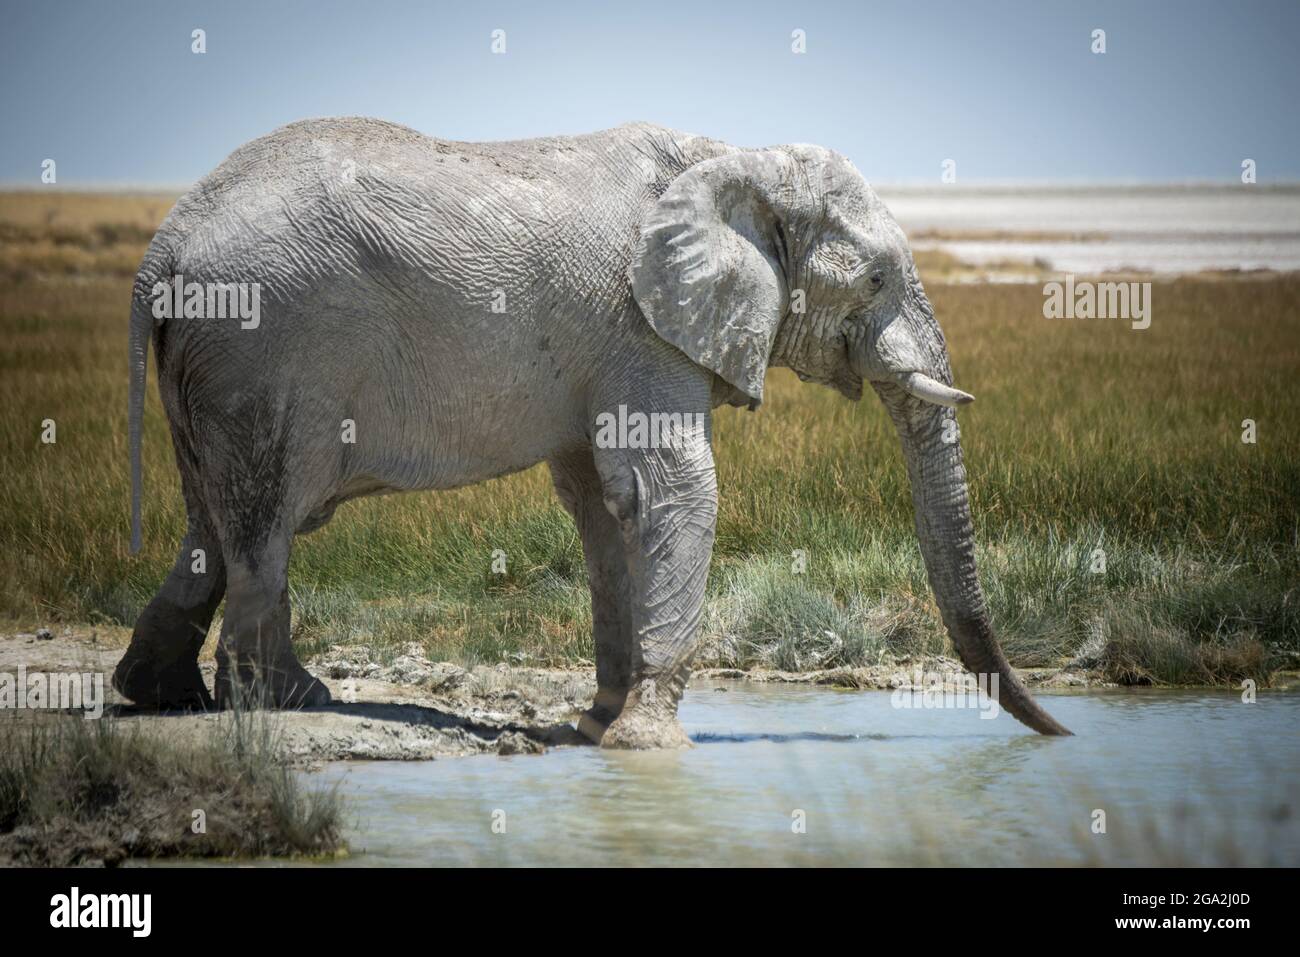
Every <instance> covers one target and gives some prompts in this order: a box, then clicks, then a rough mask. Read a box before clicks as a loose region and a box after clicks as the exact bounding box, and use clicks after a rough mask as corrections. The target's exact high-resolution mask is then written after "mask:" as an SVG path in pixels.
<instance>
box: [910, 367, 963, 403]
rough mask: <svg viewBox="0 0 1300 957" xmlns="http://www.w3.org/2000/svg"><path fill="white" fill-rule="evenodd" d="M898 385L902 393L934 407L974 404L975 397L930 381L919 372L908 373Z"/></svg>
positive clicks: (935, 380)
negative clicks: (901, 388)
mask: <svg viewBox="0 0 1300 957" xmlns="http://www.w3.org/2000/svg"><path fill="white" fill-rule="evenodd" d="M898 384H899V385H900V386H902V387H903V391H904V392H906V393H907V394H908V395H911V396H915V397H916V398H918V399H921V400H923V401H925V402H933V403H934V404H935V405H946V406H948V407H949V408H950V409H955V408H957V406H959V405H966V404H967V403H970V402H974V401H975V396H973V395H971V394H970V393H968V392H963V391H961V389H954V388H953V387H952V386H950V385H944V384H943V383H942V382H939V381H938V380H937V379H931V378H930V377H929V376H928V375H924V374H922V373H920V372H909V373H907V375H905V376H903V377H902V378H901V379H899V381H898Z"/></svg>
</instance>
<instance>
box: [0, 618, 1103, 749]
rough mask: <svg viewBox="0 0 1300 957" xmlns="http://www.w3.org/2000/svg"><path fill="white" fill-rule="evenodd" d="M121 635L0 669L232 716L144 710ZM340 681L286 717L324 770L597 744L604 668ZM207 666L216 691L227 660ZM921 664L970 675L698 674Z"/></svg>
mask: <svg viewBox="0 0 1300 957" xmlns="http://www.w3.org/2000/svg"><path fill="white" fill-rule="evenodd" d="M119 632H120V630H117V631H108V632H101V631H97V630H90V629H86V630H73V629H62V630H61V632H60V633H58V634H53V633H50V632H43V633H41V634H40V636H39V637H38V635H37V633H31V632H28V633H17V634H14V633H10V634H5V635H2V636H0V672H7V673H10V674H14V673H16V672H17V669H18V668H19V666H22V667H24V668H25V669H26V670H27V672H28V673H32V672H39V671H43V672H69V671H75V672H92V673H97V674H102V675H103V676H104V677H103V687H104V694H105V699H106V700H105V705H106V711H105V713H106V714H108V715H110V716H113V717H115V718H117V719H119V720H122V721H126V722H130V723H133V724H139V725H140V728H141V730H142V731H143V732H144V733H148V734H152V733H157V734H160V735H162V736H164V737H165V738H167V739H169V740H176V739H178V738H184V737H186V736H193V737H195V738H198V737H200V736H202V735H203V734H205V733H207V732H208V731H209V730H210V727H211V726H212V725H213V724H214V723H216V722H219V721H220V716H219V715H215V714H184V713H167V714H154V713H145V712H140V711H137V710H136V709H135V708H134V707H133V706H132V705H131V703H130V702H127V701H124V700H122V699H121V698H120V697H119V696H118V695H117V694H116V692H114V691H113V690H112V688H111V686H110V682H109V678H110V676H111V675H112V671H113V668H114V667H115V666H116V664H117V661H118V659H119V658H120V657H121V654H122V651H123V648H122V645H123V644H124V643H125V642H124V638H123V635H122V634H120V633H119ZM306 667H307V669H308V670H309V671H310V672H311V673H312V674H314V675H315V676H316V677H318V678H320V679H321V680H322V681H324V682H325V684H326V685H328V687H329V689H330V692H331V693H332V694H333V696H334V703H333V704H331V705H330V706H329V707H326V708H317V709H311V710H304V711H286V712H278V713H276V714H275V718H274V725H275V729H276V733H277V735H278V740H279V748H280V751H281V753H282V755H283V757H284V759H285V760H286V761H287V762H289V763H292V764H297V765H312V764H315V763H319V762H325V761H337V760H349V759H352V760H404V761H406V760H427V759H435V758H446V757H460V756H466V755H475V754H500V755H510V754H539V753H542V752H543V751H545V750H546V749H547V748H550V747H565V746H574V745H582V744H585V740H584V739H583V738H581V737H580V736H579V735H578V734H577V733H576V732H575V731H574V729H573V725H572V723H573V722H574V721H576V720H577V717H578V715H579V714H580V713H581V712H582V711H583V710H584V709H585V708H587V707H588V706H589V705H590V703H591V698H592V696H593V694H594V693H595V677H594V670H593V669H591V668H580V669H574V670H564V669H554V668H534V667H523V666H516V665H505V664H500V665H477V666H474V667H471V668H465V667H462V666H460V665H457V664H453V663H450V662H435V661H431V660H430V659H428V658H427V657H426V656H425V655H424V652H423V649H422V648H421V647H420V646H419V645H410V646H408V647H407V648H406V649H404V651H403V653H402V654H399V655H397V656H396V657H393V658H389V659H388V660H386V661H379V660H375V659H374V658H373V657H372V654H371V651H370V649H369V648H368V647H367V646H366V645H364V644H351V645H335V646H333V647H332V648H330V649H329V651H328V652H326V653H325V654H323V655H319V656H317V657H316V658H314V659H311V660H309V661H308V662H306ZM201 669H202V670H203V672H204V676H205V678H206V680H207V682H208V685H209V687H211V684H212V679H213V676H214V673H215V664H214V663H213V662H212V661H211V660H210V659H209V660H205V661H203V662H202V663H201ZM917 669H921V670H924V671H926V672H938V673H940V674H941V675H943V676H944V680H945V681H946V682H955V681H957V680H960V678H961V676H962V675H963V671H962V669H961V666H960V664H959V663H958V662H956V661H955V660H953V659H948V658H941V657H930V658H922V659H909V660H902V661H894V662H887V663H884V664H879V665H873V666H869V667H857V668H833V669H827V670H821V671H809V672H785V671H742V670H738V669H729V668H712V669H702V670H700V671H698V672H697V673H696V674H695V676H694V677H693V678H692V682H691V684H692V687H693V688H706V687H715V686H717V687H725V686H726V684H727V683H729V682H732V681H759V682H798V683H806V684H818V685H827V686H832V687H838V688H860V689H893V688H898V687H909V686H912V685H914V684H915V683H916V682H915V672H916V670H917ZM1021 675H1022V677H1023V678H1024V679H1025V680H1026V682H1027V683H1029V684H1030V685H1033V686H1038V687H1049V688H1086V687H1099V686H1103V684H1104V683H1103V682H1101V681H1099V680H1098V678H1097V677H1096V676H1095V675H1094V674H1093V673H1092V672H1090V671H1088V670H1087V669H1083V668H1077V667H1076V668H1039V669H1032V670H1027V671H1023V672H1021Z"/></svg>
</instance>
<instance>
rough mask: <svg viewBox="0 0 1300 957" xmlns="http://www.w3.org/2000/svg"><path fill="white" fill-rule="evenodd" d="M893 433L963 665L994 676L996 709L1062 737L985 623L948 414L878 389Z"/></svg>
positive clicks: (896, 391)
mask: <svg viewBox="0 0 1300 957" xmlns="http://www.w3.org/2000/svg"><path fill="white" fill-rule="evenodd" d="M877 391H879V392H880V393H881V397H882V399H884V400H885V404H886V406H887V407H888V408H889V410H890V413H891V415H892V416H893V419H894V424H895V425H896V426H897V427H898V431H899V436H900V438H901V439H902V443H903V454H904V456H905V458H906V460H907V471H908V476H909V478H910V479H911V483H912V503H913V506H914V507H915V510H916V532H917V536H918V538H919V539H920V544H921V555H922V557H923V558H924V560H925V568H926V572H927V574H928V576H929V579H930V587H931V589H933V591H934V597H935V600H936V602H937V603H938V605H939V612H940V614H941V615H942V616H943V623H944V625H945V626H946V627H947V629H948V634H949V635H950V636H951V637H952V643H953V644H954V645H955V646H956V647H957V654H958V655H960V656H961V661H962V664H964V665H965V666H966V667H967V668H968V669H969V670H970V671H972V672H974V673H975V674H976V675H977V676H981V677H982V676H988V677H989V679H990V680H989V688H990V693H992V688H993V683H992V680H991V679H992V676H993V675H996V676H997V680H998V685H997V688H998V690H997V700H998V703H999V705H1000V706H1001V707H1003V708H1005V709H1006V710H1007V711H1009V712H1011V714H1012V715H1013V716H1014V717H1016V718H1017V719H1019V720H1020V721H1021V722H1022V723H1024V724H1025V725H1028V726H1029V727H1031V728H1033V729H1034V730H1035V731H1038V732H1040V733H1042V734H1069V733H1070V732H1069V731H1067V730H1066V729H1065V728H1064V727H1063V726H1062V725H1061V724H1059V723H1058V722H1057V721H1056V720H1055V719H1054V718H1053V717H1052V716H1051V715H1049V714H1048V713H1047V712H1046V711H1044V710H1043V708H1042V707H1041V706H1040V705H1039V704H1038V702H1037V701H1035V700H1034V699H1033V697H1031V696H1030V694H1029V692H1028V690H1026V688H1025V686H1024V685H1023V684H1021V683H1020V679H1019V678H1017V677H1016V675H1015V673H1014V672H1013V671H1012V670H1011V666H1010V665H1009V664H1007V659H1006V656H1005V655H1003V653H1002V649H1001V648H999V647H998V643H997V640H996V639H995V638H994V636H993V629H992V627H991V625H990V623H989V616H988V610H987V609H986V607H985V604H984V594H983V592H982V591H981V589H980V583H979V577H978V576H977V574H976V570H975V535H974V528H973V526H972V524H971V514H970V502H969V499H968V497H967V490H966V469H965V467H964V465H963V464H962V454H961V444H960V443H959V442H958V441H957V438H956V433H955V431H954V430H953V429H952V428H951V427H947V428H945V423H947V421H948V420H949V419H950V417H951V416H952V414H953V413H951V412H948V411H946V410H944V409H941V408H936V407H934V406H932V405H925V406H922V405H920V404H919V403H918V402H917V400H916V399H914V398H911V397H910V396H906V395H903V394H902V390H901V389H900V388H898V387H894V386H892V385H886V386H878V387H877Z"/></svg>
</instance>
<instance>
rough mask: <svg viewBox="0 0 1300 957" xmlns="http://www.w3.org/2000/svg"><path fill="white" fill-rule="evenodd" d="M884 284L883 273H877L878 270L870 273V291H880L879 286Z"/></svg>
mask: <svg viewBox="0 0 1300 957" xmlns="http://www.w3.org/2000/svg"><path fill="white" fill-rule="evenodd" d="M884 284H885V276H884V273H878V272H877V273H872V274H871V291H872V292H880V287H881V286H883V285H884Z"/></svg>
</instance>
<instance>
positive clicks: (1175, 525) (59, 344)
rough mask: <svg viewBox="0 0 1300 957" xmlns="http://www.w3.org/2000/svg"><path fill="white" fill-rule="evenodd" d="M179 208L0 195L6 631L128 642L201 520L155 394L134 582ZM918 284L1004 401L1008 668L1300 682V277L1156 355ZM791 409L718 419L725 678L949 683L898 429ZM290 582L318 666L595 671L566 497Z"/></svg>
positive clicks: (992, 462)
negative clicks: (894, 668) (139, 490)
mask: <svg viewBox="0 0 1300 957" xmlns="http://www.w3.org/2000/svg"><path fill="white" fill-rule="evenodd" d="M169 206H170V200H169V199H168V198H167V197H159V196H145V197H126V196H105V195H97V196H78V195H72V194H60V193H33V194H16V193H10V194H2V195H0V367H3V370H4V375H3V377H2V378H0V405H2V406H3V408H4V415H3V417H2V418H0V456H2V457H3V461H4V469H5V480H4V482H3V484H2V485H0V539H2V540H3V543H4V547H3V549H0V615H3V616H5V617H7V618H8V619H10V620H11V622H12V623H13V626H14V627H28V626H30V625H32V624H36V623H46V622H50V621H69V622H88V623H96V624H104V625H110V624H114V623H116V624H127V625H129V624H130V622H131V621H132V620H133V619H134V617H135V615H136V614H137V613H138V612H139V610H140V609H141V607H142V606H143V604H144V603H145V602H146V601H147V600H148V599H149V597H150V595H151V594H152V592H153V591H154V589H155V588H156V587H157V585H158V584H159V583H160V582H161V581H162V579H163V577H164V576H165V574H166V571H167V569H168V568H169V567H170V565H171V563H172V560H173V558H174V555H175V551H174V550H175V548H176V546H177V543H178V542H179V539H180V535H181V531H182V527H183V524H184V512H183V508H182V504H181V498H180V492H179V488H178V480H177V476H176V471H175V468H174V465H173V462H172V455H171V449H170V438H169V435H168V431H167V425H166V421H165V419H164V417H163V414H162V410H161V406H160V404H159V402H158V399H157V396H156V394H155V393H154V392H153V391H152V389H153V387H152V385H151V387H150V388H151V391H150V396H149V404H148V407H147V410H146V417H145V443H144V454H145V487H146V499H145V525H144V528H145V548H144V550H143V551H142V552H141V553H140V554H139V555H138V556H134V557H133V556H130V555H129V554H128V551H127V544H128V502H129V484H128V474H127V449H126V392H127V369H126V361H125V360H126V326H127V307H128V298H129V291H130V285H131V278H132V276H133V274H134V270H135V267H136V266H137V265H138V262H139V259H140V256H141V255H142V253H143V250H144V247H145V245H146V244H147V242H148V240H149V238H150V236H151V235H152V230H153V228H154V226H155V225H156V223H157V222H158V221H160V219H161V217H162V216H163V215H165V213H166V211H167V209H168V208H169ZM919 260H920V261H919V264H920V266H921V269H922V275H923V278H924V279H925V280H926V282H927V289H928V291H929V293H930V297H931V299H932V301H933V303H934V306H935V309H936V312H937V314H938V316H939V319H940V322H941V323H942V324H943V327H944V329H945V331H946V333H947V336H948V341H949V346H950V349H951V352H952V355H953V364H954V368H955V371H956V375H957V383H958V385H959V386H960V387H962V388H963V389H966V390H968V391H971V392H973V393H975V395H976V396H977V397H978V399H979V401H978V402H976V404H975V405H974V406H971V407H970V408H968V409H966V410H964V411H963V412H962V413H961V420H960V421H961V428H962V438H963V443H964V447H965V450H966V456H967V467H968V470H969V474H970V480H971V488H972V493H973V500H974V502H973V505H974V514H975V519H976V531H977V535H978V538H979V542H980V562H981V570H982V576H983V580H984V584H985V588H986V591H987V593H988V597H989V601H990V603H991V606H992V611H993V617H994V622H995V624H996V625H997V627H998V629H999V633H1000V636H1001V640H1002V643H1003V645H1004V647H1005V648H1006V649H1007V652H1008V654H1009V657H1010V658H1011V660H1012V662H1013V663H1014V664H1016V665H1018V666H1022V667H1023V666H1037V665H1052V664H1061V663H1064V662H1067V661H1074V662H1075V663H1077V664H1080V665H1085V666H1087V667H1090V668H1093V669H1097V670H1099V671H1100V672H1101V673H1102V674H1104V675H1105V676H1107V677H1109V678H1111V679H1114V680H1117V681H1121V682H1130V683H1146V682H1154V683H1192V684H1196V683H1228V682H1231V683H1236V682H1238V681H1240V679H1241V678H1243V677H1253V678H1255V679H1257V680H1267V678H1268V677H1269V676H1270V675H1271V674H1272V673H1273V672H1274V671H1276V670H1277V669H1279V668H1284V667H1295V665H1296V663H1297V661H1298V660H1300V609H1298V607H1297V606H1298V603H1300V592H1298V591H1297V585H1298V584H1300V574H1298V572H1300V559H1298V558H1297V544H1298V540H1297V536H1298V529H1300V527H1298V525H1297V502H1300V433H1298V432H1297V430H1296V427H1295V423H1296V422H1297V420H1298V419H1300V393H1298V392H1297V390H1296V387H1295V383H1296V380H1297V374H1298V373H1300V277H1297V276H1294V275H1289V276H1279V275H1266V276H1241V277H1231V276H1213V277H1211V276H1207V277H1203V278H1201V277H1197V278H1185V279H1179V280H1171V281H1156V282H1155V284H1154V288H1153V292H1152V323H1151V327H1150V328H1149V329H1147V330H1145V331H1134V330H1132V329H1130V328H1129V324H1128V323H1127V322H1123V321H1114V320H1074V321H1070V320H1056V321H1053V320H1047V319H1044V318H1043V316H1042V305H1043V294H1042V291H1041V288H1040V287H1039V286H1037V285H1021V284H998V283H958V282H946V281H945V280H946V279H950V278H952V277H953V273H952V272H951V267H952V263H951V262H950V261H949V260H947V259H946V258H945V257H944V256H943V255H942V254H941V253H929V254H925V255H924V256H922V257H919ZM150 368H151V372H150V375H151V378H152V375H153V368H152V360H151V367H150ZM768 381H769V398H768V400H767V402H766V403H765V404H764V406H763V409H762V410H761V412H759V413H757V414H750V413H747V412H745V411H741V410H735V409H730V408H728V409H723V410H719V412H718V413H717V416H716V425H715V454H716V459H717V463H718V473H719V485H720V488H721V506H720V514H719V520H718V538H717V547H716V550H715V558H714V565H713V571H712V579H711V583H710V599H709V609H708V618H707V624H706V627H707V630H708V643H707V649H706V651H705V653H704V663H710V664H723V665H735V666H754V665H763V666H769V667H778V668H784V669H810V668H823V667H831V666H837V665H853V664H862V663H873V662H876V661H882V660H886V659H887V658H889V657H891V656H892V657H902V656H910V655H916V654H927V653H943V652H944V651H945V650H946V647H947V639H946V638H945V637H944V635H943V632H942V629H941V627H940V625H939V622H938V617H937V613H936V611H935V609H934V606H933V603H932V600H931V599H930V596H929V592H928V588H927V586H926V583H925V577H924V571H923V569H922V566H921V560H920V556H919V553H918V551H917V548H916V544H915V539H914V536H913V533H912V528H911V522H912V517H911V500H910V495H909V492H908V487H907V479H906V476H905V474H904V470H903V467H902V461H901V456H900V454H899V451H898V447H897V446H898V442H897V438H896V437H895V435H894V433H893V430H892V427H891V426H890V425H889V423H888V421H887V419H886V416H885V414H884V412H883V410H882V409H881V408H880V407H879V405H878V403H876V402H875V401H874V398H873V397H871V396H870V394H869V395H868V397H867V398H866V399H865V400H864V401H863V402H861V403H859V404H857V405H853V404H850V403H848V402H845V401H844V400H843V399H842V398H840V397H839V396H838V395H836V394H834V393H832V392H831V391H830V390H827V389H823V388H821V387H818V386H812V385H803V384H801V383H799V382H798V381H797V380H796V379H795V377H794V376H793V375H791V374H790V373H788V372H787V371H786V370H773V371H772V372H771V373H770V375H769V380H768ZM1246 419H1251V420H1253V421H1254V423H1255V429H1256V436H1255V438H1256V441H1255V442H1254V443H1244V442H1243V441H1242V435H1243V420H1246ZM45 420H53V421H54V423H55V426H56V429H57V432H56V436H57V441H56V442H55V443H53V444H45V443H42V441H41V435H42V429H43V422H44V421H45ZM498 549H499V550H500V551H502V552H504V553H505V556H506V569H507V571H506V574H504V575H494V574H493V573H492V563H493V552H494V551H495V550H498ZM796 553H798V554H797V555H796ZM801 567H802V568H804V570H803V571H799V570H798V569H799V568H801ZM290 580H291V587H292V589H293V594H292V601H293V604H294V610H295V639H296V641H297V642H298V644H299V646H300V647H299V651H300V653H301V654H302V655H304V656H305V657H310V656H311V655H312V654H313V653H314V652H316V651H319V650H323V649H324V648H326V647H328V646H329V645H332V644H336V643H346V642H349V641H364V642H366V643H367V644H370V645H371V646H372V647H373V648H376V649H379V650H380V652H381V653H382V651H383V649H398V648H401V647H404V646H405V645H407V644H408V643H410V642H418V643H421V644H422V645H424V646H425V648H426V649H427V652H428V654H429V656H430V657H432V658H435V659H451V660H461V661H466V660H469V661H485V660H486V661H493V660H506V659H514V660H519V659H523V658H526V659H529V660H531V661H533V662H535V663H547V664H557V665H563V664H572V663H577V662H580V661H584V660H589V659H590V657H591V636H590V613H589V609H588V607H587V600H588V599H587V593H586V588H585V584H584V567H583V562H582V556H581V550H580V546H579V542H578V538H577V535H576V533H575V531H574V529H573V526H572V523H571V522H570V520H569V518H568V516H567V514H565V513H564V512H563V510H562V509H561V507H560V505H559V504H558V502H557V501H556V499H555V497H554V494H553V493H552V491H551V488H550V479H549V476H548V474H547V472H546V470H545V468H544V467H541V468H537V469H533V470H531V471H528V472H526V473H523V474H520V475H515V476H511V477H508V478H505V479H501V480H498V481H495V482H492V483H489V484H486V485H482V486H477V487H472V488H466V489H461V490H458V491H453V492H446V493H428V494H411V495H405V496H398V497H392V498H384V499H368V500H363V501H359V502H355V503H351V504H349V505H346V506H344V507H343V508H341V509H340V510H339V513H338V514H337V516H336V518H335V520H334V521H333V523H332V524H331V525H329V526H328V527H326V528H325V529H324V530H322V531H320V532H317V533H315V534H313V535H311V536H308V537H305V538H301V539H299V540H298V543H297V545H296V551H295V554H294V558H293V566H292V569H291V574H290ZM214 633H215V629H214Z"/></svg>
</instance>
